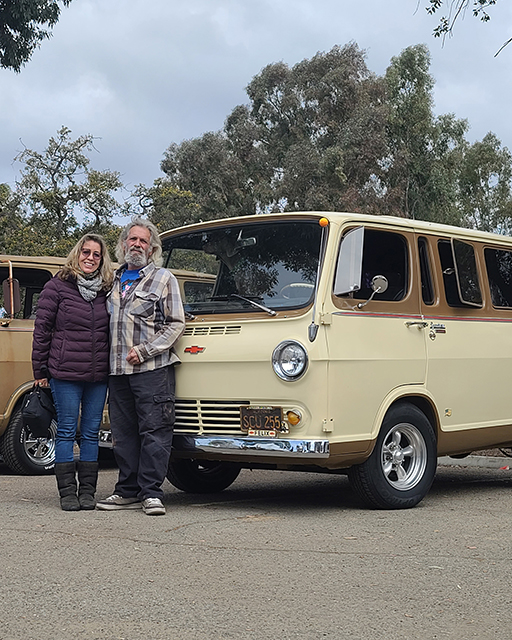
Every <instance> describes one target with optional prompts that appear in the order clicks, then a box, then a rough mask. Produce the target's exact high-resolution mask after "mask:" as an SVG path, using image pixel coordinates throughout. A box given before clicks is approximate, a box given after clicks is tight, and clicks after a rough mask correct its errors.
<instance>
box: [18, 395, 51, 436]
mask: <svg viewBox="0 0 512 640" xmlns="http://www.w3.org/2000/svg"><path fill="white" fill-rule="evenodd" d="M21 416H22V418H23V425H26V426H27V427H28V428H29V429H30V432H31V434H32V435H33V436H34V437H35V438H47V437H48V429H49V428H50V424H51V421H52V420H53V418H54V417H55V407H54V405H53V399H52V396H51V391H50V390H48V392H46V391H45V390H44V389H41V387H39V386H36V385H34V386H33V388H32V391H30V392H29V393H28V394H27V396H26V397H25V400H24V401H23V405H22V407H21Z"/></svg>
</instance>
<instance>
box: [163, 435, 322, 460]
mask: <svg viewBox="0 0 512 640" xmlns="http://www.w3.org/2000/svg"><path fill="white" fill-rule="evenodd" d="M172 446H173V448H174V449H176V451H183V452H192V451H197V452H199V451H200V452H203V453H216V454H223V455H230V454H232V455H235V454H236V455H244V454H247V455H249V456H250V455H253V454H254V453H256V454H258V455H261V456H268V457H272V456H278V457H281V458H282V457H288V458H304V457H306V458H307V459H308V460H311V459H314V458H319V459H320V458H321V459H323V458H328V457H329V440H289V439H281V438H248V437H244V436H227V435H224V436H222V435H221V436H194V435H188V434H186V435H185V434H177V433H175V434H174V437H173V442H172Z"/></svg>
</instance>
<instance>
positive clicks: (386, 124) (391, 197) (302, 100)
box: [147, 5, 512, 231]
mask: <svg viewBox="0 0 512 640" xmlns="http://www.w3.org/2000/svg"><path fill="white" fill-rule="evenodd" d="M439 6H440V5H439ZM482 6H483V5H482ZM433 89H434V79H433V78H432V76H431V74H430V54H429V51H428V48H427V47H426V46H424V45H417V46H412V47H408V48H407V49H405V50H404V51H402V52H401V53H400V55H398V56H396V57H394V58H393V59H392V60H391V62H390V65H389V67H388V69H387V71H386V74H385V75H384V76H383V77H378V76H376V75H375V74H373V73H372V72H370V71H369V69H368V68H367V66H366V62H365V53H364V51H362V50H360V49H359V48H358V47H357V45H356V44H355V43H350V44H348V45H346V46H344V47H334V48H333V49H332V50H331V51H328V52H327V53H318V54H316V55H315V56H314V57H313V58H311V59H309V60H303V61H302V62H300V63H298V64H296V65H295V66H293V67H289V66H288V65H286V64H285V63H283V62H279V63H275V64H270V65H268V66H266V67H265V68H264V69H263V70H262V71H261V72H260V73H259V74H258V75H256V76H255V77H254V78H253V79H252V81H251V82H250V83H249V85H248V87H247V94H248V98H249V103H248V104H246V105H239V106H237V107H235V109H234V110H233V111H232V113H231V114H230V115H229V116H228V118H227V119H226V122H225V125H224V128H223V130H222V131H220V132H216V133H213V132H209V133H206V134H204V135H203V136H201V137H200V138H196V139H193V140H187V141H185V142H183V143H181V144H180V145H177V144H172V145H171V146H170V147H169V148H168V149H167V151H166V153H165V156H164V160H163V162H162V170H163V171H164V173H165V174H166V178H165V179H164V180H163V181H162V182H161V183H159V182H158V181H156V182H155V187H154V188H156V191H154V192H153V194H152V195H151V197H150V198H149V199H148V201H147V202H148V203H149V205H148V206H149V208H148V211H149V213H150V215H151V216H154V219H155V220H157V221H158V224H160V225H161V227H162V228H163V227H165V226H175V225H176V224H182V223H183V222H193V221H196V220H197V219H199V218H200V219H204V220H207V219H213V218H220V217H227V216H233V215H245V214H248V213H260V212H267V211H295V210H320V211H322V210H339V211H343V210H345V211H360V212H369V213H377V214H383V213H385V214H391V215H398V216H402V217H414V218H417V219H424V220H431V221H437V222H445V223H448V224H457V225H467V226H474V227H478V228H482V229H487V228H491V229H495V230H498V231H507V230H508V229H509V227H510V223H509V220H510V216H511V215H512V211H511V192H510V187H511V177H510V167H511V166H512V165H511V159H510V155H509V152H508V150H507V149H504V148H501V146H500V143H499V141H498V140H497V139H496V138H495V136H492V134H490V136H486V138H485V139H484V140H483V141H482V142H481V143H478V144H477V146H475V145H470V144H469V143H468V141H467V140H466V137H465V136H466V133H467V131H468V128H469V125H468V123H467V121H466V120H462V119H458V118H456V117H455V116H454V115H453V114H443V115H440V116H436V115H435V114H434V112H433ZM173 189H176V190H177V191H176V193H175V192H174V191H173ZM183 192H185V193H186V194H187V198H189V199H190V202H193V203H194V204H195V205H196V206H197V208H196V209H194V208H192V209H185V210H184V211H183V212H182V213H177V211H179V210H180V205H179V203H180V202H182V203H183V202H188V200H187V199H186V198H184V196H183ZM176 194H180V197H181V200H180V199H178V198H177V195H176ZM166 212H172V215H171V216H170V217H166V216H167V214H166ZM161 216H163V217H161Z"/></svg>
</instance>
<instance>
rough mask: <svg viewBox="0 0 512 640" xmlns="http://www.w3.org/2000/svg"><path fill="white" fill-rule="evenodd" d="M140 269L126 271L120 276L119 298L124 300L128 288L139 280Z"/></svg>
mask: <svg viewBox="0 0 512 640" xmlns="http://www.w3.org/2000/svg"><path fill="white" fill-rule="evenodd" d="M139 273H140V269H126V270H125V271H123V273H122V274H121V278H120V281H121V297H122V298H124V297H125V295H126V293H127V292H128V290H129V288H130V287H131V286H132V284H133V283H134V282H136V280H137V279H138V278H139Z"/></svg>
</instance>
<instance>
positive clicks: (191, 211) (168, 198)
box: [134, 178, 203, 231]
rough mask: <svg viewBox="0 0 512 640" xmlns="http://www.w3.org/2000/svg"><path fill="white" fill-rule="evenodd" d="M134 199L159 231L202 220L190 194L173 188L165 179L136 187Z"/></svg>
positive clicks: (200, 212) (200, 213)
mask: <svg viewBox="0 0 512 640" xmlns="http://www.w3.org/2000/svg"><path fill="white" fill-rule="evenodd" d="M134 197H135V198H136V199H137V201H138V204H139V208H140V209H141V210H142V211H143V212H144V215H146V216H147V217H148V218H149V219H150V220H151V222H153V224H155V225H156V227H157V228H158V229H159V230H160V231H166V230H167V229H173V228H175V227H181V226H183V225H186V224H193V223H194V222H200V221H201V220H202V218H203V214H202V210H201V207H200V206H199V205H198V204H197V202H196V201H195V199H194V196H193V195H192V193H191V192H190V191H184V190H182V189H179V188H178V187H175V186H174V185H173V184H172V183H171V182H170V181H169V180H167V179H165V178H158V179H157V180H155V181H154V183H153V186H151V187H145V186H144V185H138V186H137V187H136V189H135V192H134Z"/></svg>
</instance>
